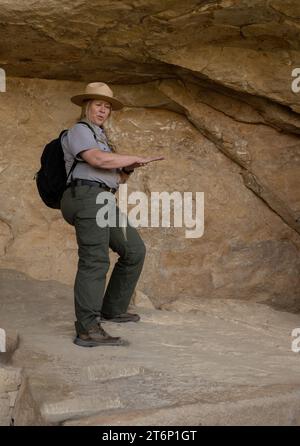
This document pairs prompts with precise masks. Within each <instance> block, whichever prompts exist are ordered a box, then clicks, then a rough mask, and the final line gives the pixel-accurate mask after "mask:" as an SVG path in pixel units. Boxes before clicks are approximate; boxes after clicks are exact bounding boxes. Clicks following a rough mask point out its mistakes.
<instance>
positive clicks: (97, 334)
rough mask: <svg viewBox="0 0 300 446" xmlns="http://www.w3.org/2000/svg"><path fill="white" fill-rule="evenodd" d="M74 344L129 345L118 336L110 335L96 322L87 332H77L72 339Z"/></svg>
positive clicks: (81, 345) (92, 345)
mask: <svg viewBox="0 0 300 446" xmlns="http://www.w3.org/2000/svg"><path fill="white" fill-rule="evenodd" d="M74 344H76V345H79V346H80V347H97V346H98V345H117V346H121V345H122V346H127V345H129V342H128V341H125V340H124V339H121V338H120V337H113V336H110V335H109V334H108V333H106V331H105V330H104V329H103V328H102V327H101V325H100V324H99V323H97V324H96V325H93V327H91V328H90V329H89V330H88V331H87V332H85V333H79V334H78V335H77V337H76V338H75V339H74Z"/></svg>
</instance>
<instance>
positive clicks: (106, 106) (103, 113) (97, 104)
mask: <svg viewBox="0 0 300 446" xmlns="http://www.w3.org/2000/svg"><path fill="white" fill-rule="evenodd" d="M110 112H111V104H110V103H109V102H106V101H104V100H102V99H94V100H92V101H91V103H90V106H89V110H88V118H89V120H90V121H92V122H93V123H94V124H97V125H102V124H103V123H104V122H105V121H106V119H107V118H108V117H109V115H110Z"/></svg>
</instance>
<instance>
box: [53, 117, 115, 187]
mask: <svg viewBox="0 0 300 446" xmlns="http://www.w3.org/2000/svg"><path fill="white" fill-rule="evenodd" d="M89 124H90V123H89ZM92 128H93V129H94V130H95V133H96V136H97V139H95V136H94V134H93V132H92V131H91V130H90V129H89V128H88V126H86V125H84V124H79V123H77V124H75V125H74V126H73V127H72V128H70V129H69V130H68V131H67V132H66V133H64V135H63V136H62V139H61V144H62V148H63V152H64V159H65V166H66V172H67V175H68V174H69V172H70V169H71V167H72V164H73V161H74V158H75V157H76V159H77V160H78V161H79V162H78V163H77V164H76V166H75V168H74V170H73V178H82V179H85V180H93V181H101V182H103V183H105V184H106V185H107V186H109V187H114V188H116V189H118V187H119V182H120V175H119V172H120V171H121V169H120V168H114V169H101V168H97V167H92V166H91V165H90V164H88V163H86V162H84V161H83V160H82V159H81V158H80V157H79V156H78V154H79V153H80V152H82V151H83V150H86V149H92V148H97V147H98V148H99V150H103V151H105V152H111V151H112V150H111V148H110V147H109V145H108V142H107V138H106V135H105V132H104V130H103V129H102V128H101V127H100V126H98V125H95V124H94V125H92ZM70 181H71V175H70V177H69V178H68V181H67V184H69V183H70Z"/></svg>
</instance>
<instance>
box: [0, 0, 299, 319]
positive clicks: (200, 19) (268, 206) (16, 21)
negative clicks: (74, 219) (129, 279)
mask: <svg viewBox="0 0 300 446" xmlns="http://www.w3.org/2000/svg"><path fill="white" fill-rule="evenodd" d="M0 5H1V9H0V34H1V41H0V50H1V58H0V67H1V68H3V69H5V71H6V73H7V76H8V78H7V91H6V93H0V115H1V120H0V130H1V132H0V143H1V144H0V184H1V189H0V200H1V207H0V256H1V257H0V259H1V261H0V266H2V267H3V268H13V269H16V270H18V271H22V272H24V273H27V274H29V275H31V276H32V277H34V278H37V279H45V280H46V279H55V280H58V281H61V282H63V283H66V284H72V283H73V280H74V275H75V271H76V264H77V247H76V242H75V238H74V231H73V228H72V227H71V226H68V225H67V223H65V222H64V220H63V219H62V217H61V215H60V213H59V212H58V211H53V210H50V209H47V208H46V207H45V206H43V204H42V203H41V201H40V200H39V197H38V196H37V194H36V189H35V184H34V181H33V179H32V178H33V175H34V173H35V171H36V170H37V169H38V167H39V157H40V154H41V150H42V147H43V146H44V144H45V143H46V142H47V141H48V140H50V139H52V138H54V137H55V136H56V135H57V134H58V132H59V131H60V130H61V129H62V128H66V127H68V126H70V125H72V123H73V122H74V120H75V119H76V118H77V116H78V110H77V108H76V107H75V106H74V105H72V104H71V103H70V101H69V98H70V96H71V95H73V94H76V93H77V92H81V91H82V89H83V88H84V85H85V83H86V82H88V81H95V80H102V81H105V82H108V83H111V84H113V86H114V91H115V94H116V95H117V96H119V97H120V98H121V99H122V100H123V101H124V103H125V104H126V107H125V109H124V110H122V111H120V112H116V113H114V114H113V116H112V119H111V121H110V123H108V130H111V131H112V133H113V135H114V138H115V142H116V144H117V146H118V148H119V151H120V152H123V153H135V154H141V155H143V154H145V155H146V154H147V155H148V154H163V155H164V156H165V157H166V160H165V161H163V162H160V163H157V164H152V165H150V166H147V167H146V168H143V169H139V170H137V171H136V173H135V174H134V175H133V176H132V178H131V179H130V181H129V192H131V191H134V190H142V191H145V192H147V193H148V194H149V195H150V192H151V191H164V190H165V191H169V192H172V191H176V190H178V191H180V192H184V191H193V192H194V193H195V192H196V191H203V192H204V196H205V229H204V234H203V236H202V237H200V238H196V239H187V238H186V237H185V236H184V229H180V228H171V229H170V230H169V229H167V228H150V229H149V228H141V229H140V231H141V234H142V236H143V238H144V240H145V242H146V246H147V251H148V255H147V260H146V263H145V267H144V270H143V274H142V277H141V280H140V282H139V290H140V291H141V292H142V293H145V294H146V295H147V296H149V298H150V299H151V300H152V302H153V303H154V304H155V305H156V306H160V305H162V304H168V303H170V302H171V301H174V300H177V299H184V297H186V298H187V297H188V298H195V299H201V298H203V297H206V298H235V299H243V300H255V301H258V302H267V303H271V304H272V305H274V306H276V307H278V308H286V309H290V310H298V309H300V295H299V284H300V278H299V276H300V275H299V271H300V258H299V249H300V239H299V237H300V187H299V186H300V184H299V183H300V174H299V173H300V142H299V133H300V116H299V113H300V93H298V94H297V93H295V92H293V91H292V88H291V83H292V80H293V77H292V71H293V69H295V68H297V67H300V47H299V29H300V28H299V27H300V10H299V2H298V1H297V0H287V1H281V0H268V1H261V0H251V1H250V0H217V1H201V2H199V1H196V0H188V1H185V2H182V1H179V0H178V1H177V0H176V1H174V0H164V1H158V0H151V1H149V0H135V1H124V2H123V1H122V2H119V1H113V0H110V1H103V2H102V1H101V2H100V1H99V0H93V1H90V2H86V1H83V0H75V1H74V0H73V1H72V2H71V1H70V0H67V1H65V2H63V4H62V3H61V2H58V1H57V0H51V1H49V2H46V3H45V2H42V1H32V0H26V1H21V0H17V1H14V2H6V1H2V2H1V1H0ZM115 259H116V256H115V254H113V253H111V260H112V265H113V262H114V260H115Z"/></svg>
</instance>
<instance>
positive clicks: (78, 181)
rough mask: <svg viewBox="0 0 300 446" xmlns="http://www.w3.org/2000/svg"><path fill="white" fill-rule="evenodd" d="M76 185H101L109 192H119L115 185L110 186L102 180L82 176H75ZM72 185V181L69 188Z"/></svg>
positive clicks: (68, 185)
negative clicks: (85, 178)
mask: <svg viewBox="0 0 300 446" xmlns="http://www.w3.org/2000/svg"><path fill="white" fill-rule="evenodd" d="M73 182H74V185H75V186H96V187H101V188H103V189H105V190H107V191H109V192H112V193H113V194H115V193H116V192H117V189H115V188H114V187H108V186H107V185H106V184H105V183H102V182H101V181H92V180H83V179H81V178H74V180H73ZM68 187H71V183H69V184H67V188H68Z"/></svg>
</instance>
